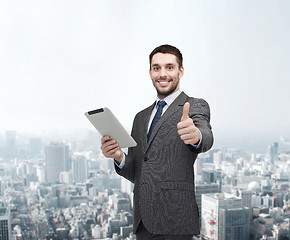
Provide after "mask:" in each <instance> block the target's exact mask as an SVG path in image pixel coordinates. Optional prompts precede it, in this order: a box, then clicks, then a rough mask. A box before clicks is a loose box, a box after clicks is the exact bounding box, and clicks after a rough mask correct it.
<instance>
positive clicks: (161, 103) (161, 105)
mask: <svg viewBox="0 0 290 240" xmlns="http://www.w3.org/2000/svg"><path fill="white" fill-rule="evenodd" d="M157 105H158V108H160V107H161V108H162V109H163V107H164V106H165V105H166V102H165V101H163V100H161V101H158V103H157Z"/></svg>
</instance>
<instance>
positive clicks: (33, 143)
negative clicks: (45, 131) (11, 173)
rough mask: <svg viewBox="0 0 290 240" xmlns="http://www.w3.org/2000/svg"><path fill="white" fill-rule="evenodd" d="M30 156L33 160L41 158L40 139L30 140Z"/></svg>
mask: <svg viewBox="0 0 290 240" xmlns="http://www.w3.org/2000/svg"><path fill="white" fill-rule="evenodd" d="M29 154H30V157H32V158H37V157H40V156H41V154H42V140H41V139H40V138H30V139H29Z"/></svg>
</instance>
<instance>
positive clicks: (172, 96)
mask: <svg viewBox="0 0 290 240" xmlns="http://www.w3.org/2000/svg"><path fill="white" fill-rule="evenodd" d="M180 93H181V90H180V89H178V90H177V91H176V92H174V93H171V94H170V95H168V96H167V97H166V98H164V99H162V100H164V101H165V102H166V104H167V106H168V107H169V106H170V105H171V103H173V101H174V100H175V99H176V98H177V97H178V95H179V94H180ZM159 100H161V99H159V98H158V97H157V98H156V103H157V102H158V101H159Z"/></svg>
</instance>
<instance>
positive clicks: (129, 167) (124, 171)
mask: <svg viewBox="0 0 290 240" xmlns="http://www.w3.org/2000/svg"><path fill="white" fill-rule="evenodd" d="M136 128H137V126H136V117H135V119H134V122H133V127H132V131H131V136H133V138H134V136H135V132H136ZM134 139H135V138H134ZM135 140H136V139H135ZM137 144H138V142H137ZM135 151H136V147H130V148H128V154H125V165H124V166H123V167H122V168H119V167H118V166H117V165H116V164H115V170H116V172H117V173H118V174H119V175H121V176H123V177H124V178H126V179H128V180H129V181H131V182H132V183H135V171H136V166H135V165H136V160H135V159H134V158H135V156H136V155H135Z"/></svg>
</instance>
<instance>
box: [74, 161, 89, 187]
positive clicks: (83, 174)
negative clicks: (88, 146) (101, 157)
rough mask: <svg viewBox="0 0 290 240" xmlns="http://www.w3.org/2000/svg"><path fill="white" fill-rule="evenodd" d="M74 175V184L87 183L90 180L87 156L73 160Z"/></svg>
mask: <svg viewBox="0 0 290 240" xmlns="http://www.w3.org/2000/svg"><path fill="white" fill-rule="evenodd" d="M72 174H73V180H74V182H85V181H86V180H87V179H88V160H87V159H86V158H85V156H81V155H80V156H74V157H73V158H72Z"/></svg>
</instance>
